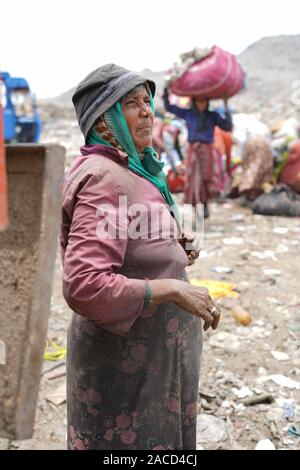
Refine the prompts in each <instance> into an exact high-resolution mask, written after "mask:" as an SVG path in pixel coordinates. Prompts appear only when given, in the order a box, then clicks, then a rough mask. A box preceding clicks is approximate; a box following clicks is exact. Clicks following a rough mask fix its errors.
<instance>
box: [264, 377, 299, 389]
mask: <svg viewBox="0 0 300 470" xmlns="http://www.w3.org/2000/svg"><path fill="white" fill-rule="evenodd" d="M270 379H271V380H273V382H275V383H276V384H277V385H281V386H282V387H286V388H296V389H300V382H296V381H295V380H292V379H290V378H289V377H286V376H285V375H282V374H275V375H271V376H270Z"/></svg>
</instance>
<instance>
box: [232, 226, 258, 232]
mask: <svg viewBox="0 0 300 470" xmlns="http://www.w3.org/2000/svg"><path fill="white" fill-rule="evenodd" d="M256 228H257V227H256V226H255V225H238V226H237V227H236V229H237V230H238V231H239V232H249V231H250V230H255V229H256Z"/></svg>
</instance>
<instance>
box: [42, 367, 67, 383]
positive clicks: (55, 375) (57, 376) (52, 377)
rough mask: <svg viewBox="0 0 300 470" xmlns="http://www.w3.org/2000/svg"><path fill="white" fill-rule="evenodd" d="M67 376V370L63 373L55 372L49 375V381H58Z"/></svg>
mask: <svg viewBox="0 0 300 470" xmlns="http://www.w3.org/2000/svg"><path fill="white" fill-rule="evenodd" d="M65 375H66V369H64V370H62V371H53V372H51V373H50V374H47V376H46V377H47V380H56V379H60V378H62V377H64V376H65Z"/></svg>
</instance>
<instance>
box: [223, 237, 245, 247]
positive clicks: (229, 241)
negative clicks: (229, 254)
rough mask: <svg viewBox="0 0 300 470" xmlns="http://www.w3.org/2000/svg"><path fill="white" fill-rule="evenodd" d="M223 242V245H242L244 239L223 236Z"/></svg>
mask: <svg viewBox="0 0 300 470" xmlns="http://www.w3.org/2000/svg"><path fill="white" fill-rule="evenodd" d="M223 243H224V245H242V244H243V243H244V239H243V238H242V237H231V238H223Z"/></svg>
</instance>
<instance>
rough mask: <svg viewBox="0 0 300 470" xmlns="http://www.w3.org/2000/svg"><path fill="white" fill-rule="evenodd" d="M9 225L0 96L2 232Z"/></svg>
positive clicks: (0, 218) (0, 203) (0, 229)
mask: <svg viewBox="0 0 300 470" xmlns="http://www.w3.org/2000/svg"><path fill="white" fill-rule="evenodd" d="M7 226H8V214H7V179H6V164H5V148H4V137H3V111H2V106H1V96H0V232H1V231H3V230H5V229H6V228H7Z"/></svg>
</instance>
